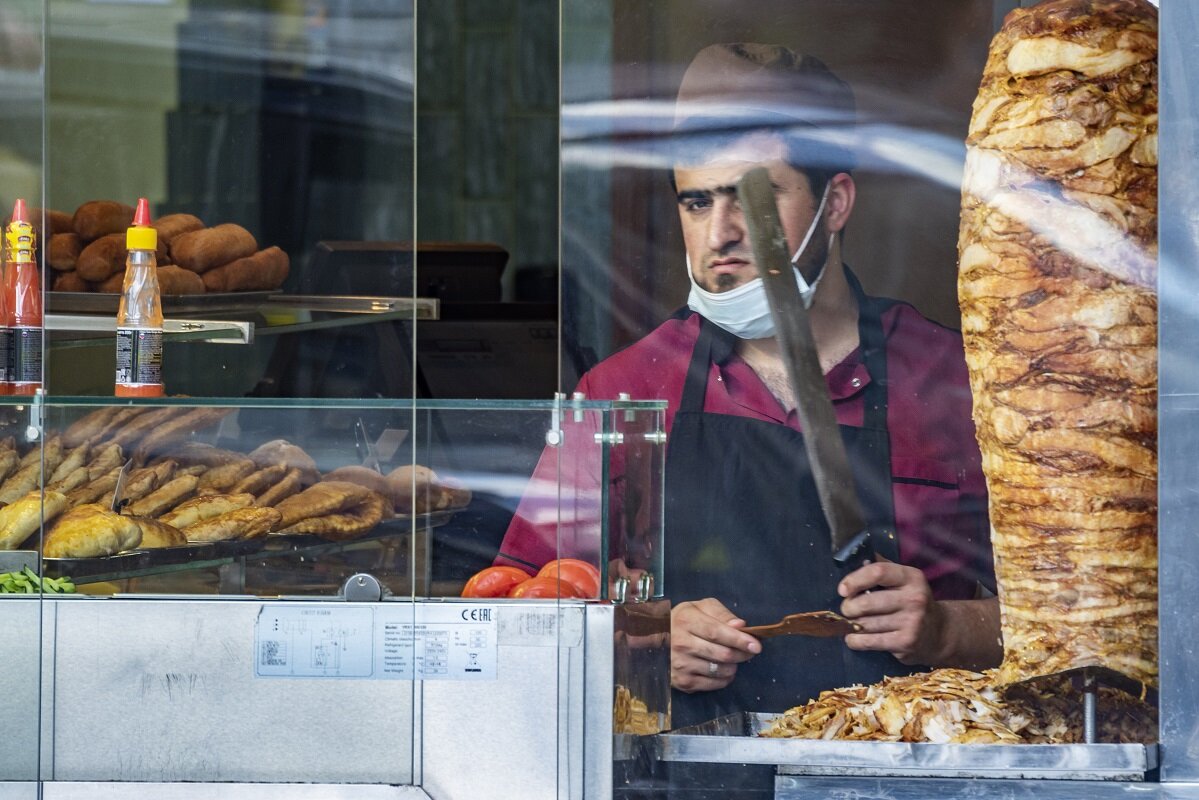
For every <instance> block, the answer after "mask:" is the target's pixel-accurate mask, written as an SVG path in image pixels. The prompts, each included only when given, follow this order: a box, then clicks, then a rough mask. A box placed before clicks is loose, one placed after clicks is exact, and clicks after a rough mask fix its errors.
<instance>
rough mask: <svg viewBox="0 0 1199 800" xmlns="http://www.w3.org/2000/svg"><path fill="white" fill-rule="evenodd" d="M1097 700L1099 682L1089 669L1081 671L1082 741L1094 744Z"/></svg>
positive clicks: (1096, 737) (1095, 739)
mask: <svg viewBox="0 0 1199 800" xmlns="http://www.w3.org/2000/svg"><path fill="white" fill-rule="evenodd" d="M1098 700H1099V681H1098V680H1096V679H1095V674H1094V673H1093V672H1091V670H1089V669H1084V670H1083V671H1082V740H1083V741H1084V742H1086V743H1087V744H1095V742H1096V741H1097V739H1098V734H1097V731H1098V725H1097V720H1096V714H1097V706H1098Z"/></svg>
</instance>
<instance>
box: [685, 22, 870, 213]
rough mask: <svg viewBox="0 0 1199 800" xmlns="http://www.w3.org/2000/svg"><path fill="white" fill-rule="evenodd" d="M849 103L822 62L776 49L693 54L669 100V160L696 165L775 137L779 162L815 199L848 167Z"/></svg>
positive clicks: (720, 48)
mask: <svg viewBox="0 0 1199 800" xmlns="http://www.w3.org/2000/svg"><path fill="white" fill-rule="evenodd" d="M855 116H856V102H855V99H854V96H853V90H852V89H850V88H849V85H848V84H846V83H845V82H844V81H842V80H841V79H840V78H838V77H837V76H836V75H835V74H833V72H832V70H830V69H829V68H828V67H827V66H826V65H825V64H824V62H823V61H821V60H820V59H818V58H816V57H815V56H810V55H801V54H799V53H796V52H794V51H793V50H790V49H788V48H786V47H782V46H779V45H768V44H756V43H745V42H741V43H733V44H716V45H711V46H709V47H705V48H704V49H703V50H701V51H699V53H697V54H696V56H695V58H694V59H692V61H691V63H690V65H688V67H687V70H686V72H685V73H684V74H683V80H682V83H681V84H680V86H679V91H678V96H677V99H676V101H675V121H674V131H673V136H674V145H673V150H674V155H675V158H674V160H675V162H676V163H687V162H695V163H698V162H700V161H702V160H704V157H705V156H706V155H710V154H711V153H713V152H715V151H717V150H721V149H724V148H726V147H728V146H729V145H730V144H732V143H733V142H735V141H736V140H737V139H740V138H741V137H742V136H745V135H747V134H750V133H756V132H771V133H776V134H778V135H780V136H782V138H783V140H784V143H785V145H786V148H787V162H788V163H789V164H790V165H791V166H792V167H794V168H795V169H797V170H799V171H800V172H803V173H804V174H805V175H806V176H807V178H808V182H809V183H810V184H811V187H812V191H813V192H814V193H816V194H817V195H819V194H820V193H821V192H823V191H824V187H825V185H826V184H827V183H828V181H829V179H830V178H831V177H832V176H833V175H836V174H837V173H839V172H849V171H851V170H852V169H853V167H854V156H853V146H852V139H853V136H852V133H853V129H854V119H855Z"/></svg>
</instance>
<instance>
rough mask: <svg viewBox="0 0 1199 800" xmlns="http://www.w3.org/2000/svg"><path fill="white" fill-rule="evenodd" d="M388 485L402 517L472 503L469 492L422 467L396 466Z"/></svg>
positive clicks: (389, 477)
mask: <svg viewBox="0 0 1199 800" xmlns="http://www.w3.org/2000/svg"><path fill="white" fill-rule="evenodd" d="M387 483H388V485H390V486H391V491H392V496H393V497H394V498H395V509H396V511H397V512H399V513H401V514H427V513H429V512H430V511H446V510H448V509H453V508H463V507H465V506H467V505H469V504H470V499H471V492H470V489H467V488H466V487H465V486H463V485H461V484H460V483H458V482H457V481H452V480H448V479H445V478H442V477H440V476H439V475H438V474H437V473H436V472H434V471H433V470H431V469H429V468H428V467H425V466H421V465H420V464H406V465H404V466H402V467H396V468H395V469H393V470H392V471H391V472H389V473H387Z"/></svg>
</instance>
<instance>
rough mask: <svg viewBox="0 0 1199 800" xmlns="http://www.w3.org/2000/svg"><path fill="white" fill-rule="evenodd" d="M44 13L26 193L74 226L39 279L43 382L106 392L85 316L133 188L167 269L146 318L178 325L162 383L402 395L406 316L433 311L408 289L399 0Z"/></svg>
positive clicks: (100, 329)
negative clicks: (44, 168) (43, 161)
mask: <svg viewBox="0 0 1199 800" xmlns="http://www.w3.org/2000/svg"><path fill="white" fill-rule="evenodd" d="M48 15H49V20H48V21H49V28H48V39H47V50H48V53H49V58H50V61H51V63H52V65H53V68H52V69H51V70H49V73H48V74H49V84H48V87H47V96H48V108H49V117H48V142H49V148H50V152H51V153H52V158H51V159H50V162H49V163H50V167H49V170H48V174H47V176H46V182H47V196H48V201H47V202H48V205H49V206H51V207H52V208H55V209H57V210H60V211H62V212H64V213H65V214H66V215H75V223H76V224H75V227H77V228H80V230H77V231H73V233H74V235H75V237H76V238H75V239H72V240H71V242H73V244H74V245H75V251H78V252H72V251H71V250H70V249H69V248H67V247H66V244H68V242H66V240H64V241H63V243H62V245H63V246H62V247H60V248H59V249H57V250H56V251H55V255H56V260H57V263H56V264H53V265H52V266H54V269H53V270H52V271H51V273H50V275H48V277H47V280H48V284H49V285H48V288H49V289H50V290H51V291H50V294H49V295H48V296H47V300H46V303H47V307H48V309H49V311H50V312H51V319H50V320H49V327H51V328H52V329H53V333H52V334H51V337H50V353H49V355H50V358H49V365H48V380H49V386H48V388H49V390H50V391H51V392H53V393H55V394H60V395H91V394H100V395H103V394H108V393H110V392H111V391H112V374H113V370H114V364H115V360H114V359H115V355H114V352H115V351H114V349H113V347H112V346H111V342H112V333H111V330H110V329H108V328H105V327H104V326H103V324H102V322H103V321H105V320H107V321H108V323H109V324H111V321H112V320H113V319H114V318H115V316H116V314H117V301H118V298H119V293H120V291H121V282H122V275H123V270H124V260H123V259H124V251H123V250H122V248H121V247H120V242H119V240H120V239H121V234H122V233H123V231H124V228H125V227H127V225H128V223H129V221H130V220H128V219H125V218H124V217H126V216H130V215H131V213H132V212H131V206H132V205H133V204H134V203H136V201H137V199H138V198H139V197H146V198H148V199H149V201H150V206H151V211H152V214H153V216H154V218H155V219H158V220H161V221H160V222H159V223H158V227H159V230H160V234H159V248H158V261H159V266H160V267H163V266H170V267H172V269H169V270H163V271H160V273H159V276H160V282H161V284H162V287H163V295H164V298H163V306H164V313H165V316H166V317H167V319H168V321H175V322H176V323H178V325H184V322H183V321H187V323H186V325H185V327H184V328H183V330H182V331H180V330H178V325H177V326H176V329H172V328H171V327H170V326H169V325H168V327H167V337H166V343H165V345H164V358H163V366H162V373H163V379H164V383H165V385H166V388H167V392H168V393H173V394H177V393H183V394H188V395H196V396H223V397H237V396H242V395H248V396H261V397H378V396H383V397H410V396H411V395H412V392H413V384H412V374H413V368H412V365H413V362H414V359H413V358H412V340H413V330H412V322H413V320H414V319H415V318H416V317H417V316H418V314H426V315H429V316H436V313H437V310H436V300H435V299H430V300H428V301H427V302H417V301H413V300H412V298H413V295H414V291H415V290H414V273H413V269H414V266H413V262H414V257H413V255H412V249H413V248H412V246H411V241H412V239H413V236H414V229H413V219H414V217H415V211H414V209H413V197H414V191H413V181H414V177H415V170H414V145H413V139H414V130H413V126H412V122H413V116H414V115H413V108H414V106H413V102H414V97H415V90H414V80H415V78H414V73H413V69H414V63H415V60H414V27H413V19H414V11H413V6H412V3H411V2H408V1H407V0H404V1H402V2H388V3H377V2H370V0H352V1H351V2H337V3H329V2H315V3H287V2H274V1H273V0H254V1H253V2H232V1H230V0H193V1H192V2H183V0H168V2H162V3H134V4H123V3H93V2H85V1H84V0H50V1H49V2H48ZM96 201H103V203H96ZM85 204H89V205H85ZM81 208H82V211H80V213H79V214H78V215H76V214H75V212H76V211H79V210H80V209H81ZM106 214H107V215H108V216H109V217H111V218H106V216H105V215H106ZM201 225H202V226H203V227H204V229H203V231H201V232H195V233H194V235H192V236H191V237H190V240H189V242H186V243H185V242H182V241H181V242H180V243H174V242H173V240H174V239H175V238H177V237H184V236H186V235H187V234H189V233H193V231H191V230H189V229H191V228H194V227H196V226H201ZM108 234H113V236H114V239H115V240H118V241H115V242H113V241H108V240H105V239H104V236H105V235H108ZM104 242H107V244H105V243H104ZM172 244H174V245H175V246H172ZM243 258H248V259H249V260H248V261H243V260H241V259H243ZM217 262H222V263H220V264H218V263H217ZM76 267H78V268H76ZM175 267H178V269H176V268H175ZM347 296H349V297H350V298H363V297H366V298H370V299H371V300H373V302H366V301H363V300H361V299H359V300H351V301H349V302H347V301H346V298H347ZM196 321H223V322H224V321H235V322H239V323H246V325H243V326H242V331H243V333H242V334H241V335H240V336H236V337H232V338H233V340H234V341H240V342H241V344H240V346H237V347H214V346H212V345H207V344H206V345H197V344H196V343H195V340H196V338H197V336H196V324H197V322H196ZM200 338H201V339H204V340H207V341H225V342H228V341H229V340H230V338H231V337H229V336H225V337H220V336H216V337H213V336H202V337H200ZM68 351H70V352H68Z"/></svg>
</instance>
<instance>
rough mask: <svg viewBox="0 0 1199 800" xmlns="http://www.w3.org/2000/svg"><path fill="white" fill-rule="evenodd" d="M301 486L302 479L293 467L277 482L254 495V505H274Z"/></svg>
mask: <svg viewBox="0 0 1199 800" xmlns="http://www.w3.org/2000/svg"><path fill="white" fill-rule="evenodd" d="M302 488H303V480H302V479H301V477H300V470H299V469H296V468H295V467H293V468H291V469H289V470H288V471H287V472H286V473H285V474H284V475H283V477H282V478H280V479H279V481H278V482H277V483H275V484H274V485H273V486H271V487H269V488H268V489H266V490H265V491H263V492H261V493H260V494H259V495H258V496H257V497H255V498H254V505H256V506H276V505H278V504H279V503H281V502H282V501H283V499H284V498H287V497H291V496H292V495H293V494H295V493H296V492H298V491H300V489H302Z"/></svg>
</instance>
